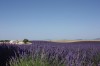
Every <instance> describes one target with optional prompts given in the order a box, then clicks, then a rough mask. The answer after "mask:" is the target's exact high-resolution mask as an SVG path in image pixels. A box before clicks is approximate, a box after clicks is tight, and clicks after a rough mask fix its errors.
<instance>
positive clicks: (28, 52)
mask: <svg viewBox="0 0 100 66" xmlns="http://www.w3.org/2000/svg"><path fill="white" fill-rule="evenodd" d="M14 46H15V45H14ZM17 47H18V48H19V49H17V52H18V53H19V54H18V55H19V56H17V57H16V58H12V59H10V62H9V63H10V66H100V42H74V43H56V42H48V41H33V42H32V44H31V45H17Z"/></svg>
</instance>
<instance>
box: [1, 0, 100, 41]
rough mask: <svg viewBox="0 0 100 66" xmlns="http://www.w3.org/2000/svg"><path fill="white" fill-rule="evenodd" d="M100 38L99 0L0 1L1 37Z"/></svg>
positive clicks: (39, 38)
mask: <svg viewBox="0 0 100 66" xmlns="http://www.w3.org/2000/svg"><path fill="white" fill-rule="evenodd" d="M24 38H28V39H31V40H45V39H52V40H53V39H95V38H100V0H0V39H24Z"/></svg>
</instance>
